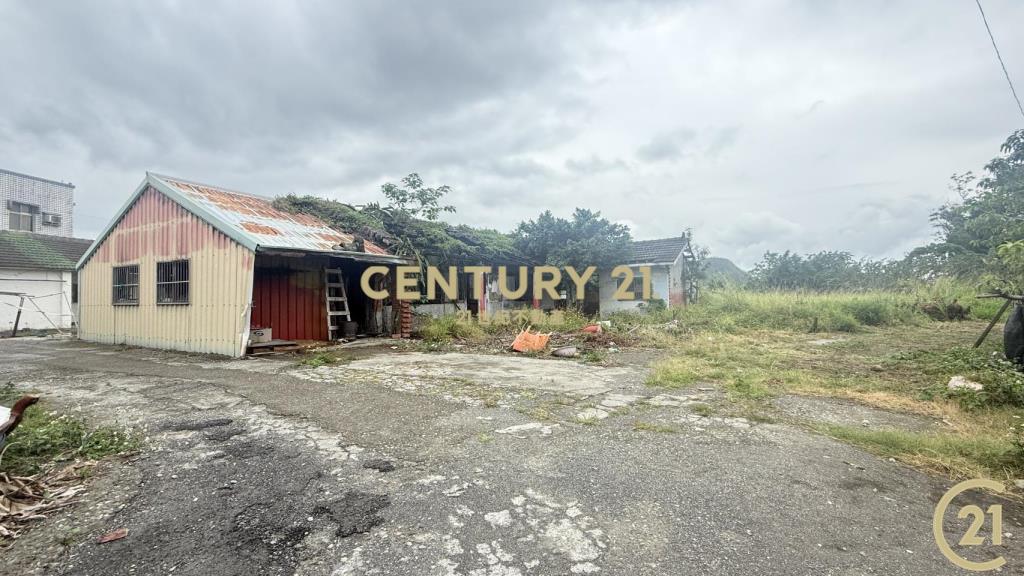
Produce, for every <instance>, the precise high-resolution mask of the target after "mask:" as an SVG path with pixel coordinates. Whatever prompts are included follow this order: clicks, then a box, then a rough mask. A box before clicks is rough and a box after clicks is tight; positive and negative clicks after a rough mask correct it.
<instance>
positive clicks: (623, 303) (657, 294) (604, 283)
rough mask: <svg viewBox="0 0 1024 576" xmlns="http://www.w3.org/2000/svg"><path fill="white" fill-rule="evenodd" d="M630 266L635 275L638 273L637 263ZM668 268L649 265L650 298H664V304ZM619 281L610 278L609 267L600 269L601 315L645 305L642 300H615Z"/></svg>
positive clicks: (666, 298)
mask: <svg viewBox="0 0 1024 576" xmlns="http://www.w3.org/2000/svg"><path fill="white" fill-rule="evenodd" d="M630 268H631V269H633V272H634V273H635V274H636V275H637V276H639V275H640V272H639V265H637V266H632V265H631V266H630ZM669 270H670V268H669V267H668V266H651V299H652V300H664V301H665V304H666V305H667V304H668V303H669V290H670V288H669V286H670V279H669ZM620 282H622V278H612V276H611V269H608V270H602V271H601V278H600V290H601V316H607V315H608V314H611V313H612V312H621V311H623V310H638V309H640V308H641V306H640V305H641V304H644V305H646V302H645V301H643V300H616V299H615V298H614V296H615V291H616V290H617V289H618V287H619V283H620Z"/></svg>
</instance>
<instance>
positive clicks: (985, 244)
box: [907, 130, 1024, 282]
mask: <svg viewBox="0 0 1024 576" xmlns="http://www.w3.org/2000/svg"><path fill="white" fill-rule="evenodd" d="M1000 152H1001V154H1000V156H998V157H996V158H994V159H992V161H990V162H989V163H988V164H986V165H985V174H984V176H982V177H981V178H980V179H978V178H976V177H975V176H974V175H973V174H972V173H970V172H967V173H965V174H954V175H953V177H952V181H953V183H952V185H951V187H952V188H953V190H955V191H956V192H957V194H958V197H959V199H958V200H957V201H954V202H950V203H947V204H945V205H943V206H942V207H940V208H939V209H938V210H936V211H935V212H934V213H933V214H932V217H931V220H932V223H933V224H934V225H935V227H936V229H937V231H938V239H937V241H936V242H934V243H932V244H929V245H927V246H923V247H921V248H917V249H915V250H913V251H912V252H911V253H910V255H909V256H908V258H907V261H908V265H909V266H910V268H912V269H913V270H914V272H915V273H916V274H917V275H919V276H922V277H930V276H938V275H946V276H961V277H972V278H976V277H978V276H981V275H983V274H987V275H989V276H991V277H994V278H998V279H1000V280H1007V281H1009V280H1011V279H1009V278H1006V277H1005V276H1006V274H1008V273H1009V270H1008V269H1007V268H1006V266H1005V262H1004V261H1003V260H1002V259H1000V258H999V255H998V254H997V250H998V248H999V247H1000V246H1002V245H1004V244H1006V243H1008V242H1014V241H1016V240H1020V239H1021V238H1024V130H1018V131H1016V132H1014V133H1013V134H1011V135H1010V137H1009V138H1007V139H1006V141H1005V142H1004V143H1003V145H1002V146H1001V147H1000ZM1016 281H1017V282H1020V277H1018V278H1016Z"/></svg>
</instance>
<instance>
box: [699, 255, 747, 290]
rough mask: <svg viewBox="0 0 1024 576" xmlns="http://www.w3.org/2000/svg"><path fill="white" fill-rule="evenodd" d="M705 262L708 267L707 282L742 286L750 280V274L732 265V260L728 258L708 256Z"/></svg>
mask: <svg viewBox="0 0 1024 576" xmlns="http://www.w3.org/2000/svg"><path fill="white" fill-rule="evenodd" d="M705 262H706V263H707V265H708V267H707V272H706V274H707V281H709V282H715V283H719V282H720V283H722V284H736V285H741V286H742V285H743V284H746V283H747V280H749V279H750V274H748V273H747V272H746V271H744V270H743V269H741V268H740V267H739V266H737V265H735V264H733V262H732V260H729V259H728V258H718V257H715V256H710V257H708V258H707V259H706V260H705Z"/></svg>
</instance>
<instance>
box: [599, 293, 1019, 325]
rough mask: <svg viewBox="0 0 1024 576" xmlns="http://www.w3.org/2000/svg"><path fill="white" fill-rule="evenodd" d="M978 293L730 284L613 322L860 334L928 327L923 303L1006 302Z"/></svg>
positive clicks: (978, 310)
mask: <svg viewBox="0 0 1024 576" xmlns="http://www.w3.org/2000/svg"><path fill="white" fill-rule="evenodd" d="M977 293H978V288H977V287H975V286H973V285H969V284H966V283H962V282H953V281H950V280H937V281H934V282H929V283H917V284H913V285H908V286H907V288H906V289H905V290H901V291H892V292H885V291H866V292H827V293H819V292H754V291H750V290H742V289H737V288H724V289H721V290H714V291H709V292H706V293H705V294H703V295H702V297H701V300H700V302H699V303H698V304H696V305H694V306H689V307H686V308H676V309H668V310H653V309H652V310H650V311H649V312H647V313H646V314H638V313H632V312H622V313H618V314H615V315H613V316H612V318H611V319H612V322H613V325H618V326H622V327H626V329H632V328H633V327H635V326H637V325H638V324H640V325H651V324H666V323H669V322H672V321H675V322H677V323H678V324H679V327H680V329H685V330H689V331H691V332H692V331H698V332H703V331H718V332H742V331H745V330H787V331H796V332H855V331H857V330H861V329H864V328H870V327H891V326H920V325H924V324H927V323H929V322H931V321H932V320H931V319H929V318H928V317H927V316H926V315H925V314H924V313H923V312H922V306H924V305H926V304H934V305H938V306H940V307H941V308H943V309H944V308H945V306H946V305H948V304H950V303H952V302H953V301H954V300H957V301H958V302H959V304H960V305H962V306H964V307H969V308H970V317H972V318H976V319H984V320H988V319H991V318H992V317H993V316H994V315H995V313H996V312H997V311H998V309H999V306H1000V305H1001V304H1002V301H1000V300H992V299H976V298H975V297H974V296H975V295H976V294H977Z"/></svg>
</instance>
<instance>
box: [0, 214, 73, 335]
mask: <svg viewBox="0 0 1024 576" xmlns="http://www.w3.org/2000/svg"><path fill="white" fill-rule="evenodd" d="M90 243H91V241H90V240H85V239H82V238H67V237H64V236H51V235H45V234H34V233H32V232H16V231H11V230H0V332H8V331H11V330H13V329H14V327H15V324H17V327H18V329H19V330H22V329H34V330H49V329H53V328H58V329H66V328H71V326H72V324H73V323H74V319H75V309H74V305H75V300H76V294H75V288H76V285H75V263H76V262H77V261H78V259H79V258H81V256H82V254H83V253H85V251H86V249H87V248H88V247H89V244H90Z"/></svg>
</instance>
